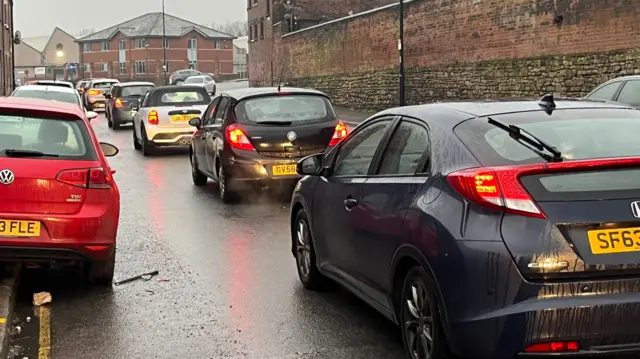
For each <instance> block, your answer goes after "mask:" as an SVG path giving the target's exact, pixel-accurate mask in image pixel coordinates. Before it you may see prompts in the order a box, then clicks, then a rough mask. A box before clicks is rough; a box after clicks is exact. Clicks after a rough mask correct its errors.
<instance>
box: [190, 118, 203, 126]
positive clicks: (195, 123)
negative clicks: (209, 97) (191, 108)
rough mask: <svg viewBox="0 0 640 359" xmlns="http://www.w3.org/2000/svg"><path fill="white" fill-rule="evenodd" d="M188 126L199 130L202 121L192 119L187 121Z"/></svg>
mask: <svg viewBox="0 0 640 359" xmlns="http://www.w3.org/2000/svg"><path fill="white" fill-rule="evenodd" d="M189 125H191V126H193V127H195V128H200V127H201V126H202V120H201V119H200V117H194V118H192V119H190V120H189Z"/></svg>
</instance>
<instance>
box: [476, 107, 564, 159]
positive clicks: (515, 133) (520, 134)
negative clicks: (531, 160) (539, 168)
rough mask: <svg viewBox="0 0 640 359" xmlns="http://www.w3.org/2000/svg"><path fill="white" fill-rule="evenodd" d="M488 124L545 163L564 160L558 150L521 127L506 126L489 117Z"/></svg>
mask: <svg viewBox="0 0 640 359" xmlns="http://www.w3.org/2000/svg"><path fill="white" fill-rule="evenodd" d="M489 124H491V125H493V126H496V127H498V128H499V129H501V130H504V131H505V132H507V133H508V134H509V137H511V138H513V139H514V140H516V141H518V143H520V144H521V145H523V146H525V147H527V148H528V149H530V150H532V151H533V152H535V153H536V154H537V155H538V156H540V157H542V158H543V159H544V160H545V161H547V162H562V161H563V160H564V158H563V157H562V152H560V150H558V149H557V148H556V147H554V146H551V145H550V144H548V143H546V142H545V141H543V140H542V139H540V138H538V137H536V136H535V135H533V134H532V133H531V132H528V131H527V130H525V129H523V128H521V127H518V126H516V125H506V124H504V123H502V122H499V121H496V120H494V119H492V118H491V117H489ZM542 151H547V152H549V153H550V155H549V154H548V153H544V152H542Z"/></svg>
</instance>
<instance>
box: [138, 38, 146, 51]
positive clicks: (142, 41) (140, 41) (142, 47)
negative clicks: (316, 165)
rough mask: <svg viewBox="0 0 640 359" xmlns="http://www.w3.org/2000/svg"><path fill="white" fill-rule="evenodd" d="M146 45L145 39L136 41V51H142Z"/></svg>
mask: <svg viewBox="0 0 640 359" xmlns="http://www.w3.org/2000/svg"><path fill="white" fill-rule="evenodd" d="M146 44H147V41H146V40H145V39H136V49H144V47H145V46H144V45H146Z"/></svg>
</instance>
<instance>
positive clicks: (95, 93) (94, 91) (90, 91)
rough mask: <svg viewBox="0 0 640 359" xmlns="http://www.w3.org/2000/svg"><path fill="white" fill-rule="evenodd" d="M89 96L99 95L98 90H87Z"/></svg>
mask: <svg viewBox="0 0 640 359" xmlns="http://www.w3.org/2000/svg"><path fill="white" fill-rule="evenodd" d="M88 94H89V96H96V95H99V94H100V90H89V92H88Z"/></svg>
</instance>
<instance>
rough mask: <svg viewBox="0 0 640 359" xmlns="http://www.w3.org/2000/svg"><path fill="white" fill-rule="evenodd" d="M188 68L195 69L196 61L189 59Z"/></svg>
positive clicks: (196, 66)
mask: <svg viewBox="0 0 640 359" xmlns="http://www.w3.org/2000/svg"><path fill="white" fill-rule="evenodd" d="M189 69H190V70H197V69H198V62H197V61H189Z"/></svg>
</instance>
